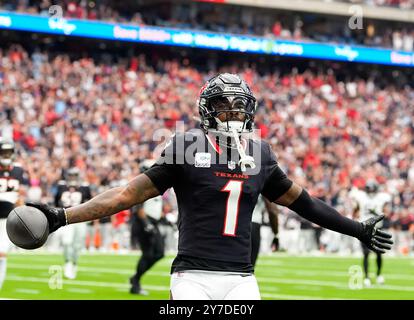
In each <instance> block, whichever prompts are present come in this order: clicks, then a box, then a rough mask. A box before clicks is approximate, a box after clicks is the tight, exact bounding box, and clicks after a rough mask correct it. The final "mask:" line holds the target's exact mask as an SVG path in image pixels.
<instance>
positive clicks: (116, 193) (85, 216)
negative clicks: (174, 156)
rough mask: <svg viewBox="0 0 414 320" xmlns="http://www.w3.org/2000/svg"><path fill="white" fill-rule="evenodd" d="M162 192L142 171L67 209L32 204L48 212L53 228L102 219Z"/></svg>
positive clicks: (54, 229) (51, 230)
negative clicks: (125, 181)
mask: <svg viewBox="0 0 414 320" xmlns="http://www.w3.org/2000/svg"><path fill="white" fill-rule="evenodd" d="M158 195H159V191H158V189H157V188H156V187H155V186H154V184H153V183H152V182H151V180H150V179H149V178H148V177H147V176H146V175H145V174H140V175H138V176H137V177H135V178H134V179H132V180H131V181H130V182H129V183H128V184H127V185H126V186H121V187H116V188H112V189H109V190H107V191H105V192H103V193H101V194H99V195H97V196H95V197H93V198H92V199H91V200H89V201H87V202H85V203H83V204H80V205H78V206H74V207H71V208H68V209H66V210H65V209H61V208H53V207H49V206H47V205H44V204H32V203H29V204H28V205H31V206H34V207H36V208H38V209H40V210H41V211H43V213H44V214H45V215H46V217H47V219H48V222H49V230H50V232H53V231H56V230H57V229H58V228H60V227H62V226H64V225H66V224H71V223H77V222H84V221H92V220H95V219H100V218H103V217H106V216H110V215H112V214H115V213H118V212H120V211H122V210H125V209H128V208H130V207H132V206H134V205H136V204H139V203H142V202H144V201H146V200H148V199H150V198H153V197H155V196H158Z"/></svg>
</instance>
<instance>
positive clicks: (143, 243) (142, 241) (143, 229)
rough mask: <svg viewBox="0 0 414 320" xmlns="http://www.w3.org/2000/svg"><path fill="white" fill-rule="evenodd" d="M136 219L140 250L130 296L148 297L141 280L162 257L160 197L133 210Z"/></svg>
mask: <svg viewBox="0 0 414 320" xmlns="http://www.w3.org/2000/svg"><path fill="white" fill-rule="evenodd" d="M154 163H155V160H145V161H143V163H142V164H141V167H140V171H141V172H145V171H146V170H148V169H149V168H150V167H151V166H152V165H153V164H154ZM133 213H134V214H136V217H137V218H138V219H137V230H136V232H137V239H138V243H139V246H140V248H141V252H142V253H141V257H140V259H139V260H138V263H137V267H136V273H135V274H134V275H133V276H132V277H131V278H130V283H131V289H130V292H131V293H132V294H141V295H148V292H147V291H146V290H144V289H142V287H141V278H142V276H143V275H144V273H145V272H147V271H148V270H149V269H150V268H151V267H152V266H153V265H154V264H155V263H156V262H157V261H158V260H160V259H162V258H163V257H164V250H165V244H164V237H163V235H162V234H161V232H160V229H159V223H160V220H161V218H162V216H163V200H162V197H161V196H158V197H155V198H152V199H149V200H147V201H145V202H144V203H143V204H142V205H138V206H136V207H135V208H134V210H133Z"/></svg>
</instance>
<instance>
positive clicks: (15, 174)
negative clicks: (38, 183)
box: [0, 137, 27, 289]
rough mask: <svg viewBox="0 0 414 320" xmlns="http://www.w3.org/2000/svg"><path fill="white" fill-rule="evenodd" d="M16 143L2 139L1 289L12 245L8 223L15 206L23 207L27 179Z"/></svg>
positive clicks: (0, 205)
mask: <svg viewBox="0 0 414 320" xmlns="http://www.w3.org/2000/svg"><path fill="white" fill-rule="evenodd" d="M14 158H15V146H14V142H12V141H7V140H3V139H2V138H1V137H0V289H1V288H2V286H3V282H4V279H5V278H6V269H7V253H8V251H9V249H10V247H11V245H12V243H11V242H10V240H9V238H8V237H7V232H6V221H7V216H8V215H9V213H10V211H12V210H13V208H14V207H15V206H19V205H23V204H24V202H23V200H22V199H23V197H24V194H25V187H24V184H26V182H27V179H26V177H25V173H24V171H23V169H22V168H21V167H20V165H19V164H17V163H15V162H14Z"/></svg>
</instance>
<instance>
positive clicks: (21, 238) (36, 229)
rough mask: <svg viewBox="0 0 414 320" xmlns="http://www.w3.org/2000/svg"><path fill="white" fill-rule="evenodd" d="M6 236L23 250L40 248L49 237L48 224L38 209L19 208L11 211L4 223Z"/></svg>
mask: <svg viewBox="0 0 414 320" xmlns="http://www.w3.org/2000/svg"><path fill="white" fill-rule="evenodd" d="M6 229H7V235H8V236H9V239H10V241H11V242H13V243H14V244H15V245H16V246H18V247H20V248H23V249H29V250H31V249H37V248H39V247H41V246H42V245H43V244H44V243H45V242H46V240H47V237H48V236H49V223H48V221H47V218H46V216H45V215H44V214H43V212H42V211H40V210H39V209H36V208H33V207H29V206H20V207H17V208H15V209H13V210H12V211H11V212H10V213H9V216H8V217H7V222H6Z"/></svg>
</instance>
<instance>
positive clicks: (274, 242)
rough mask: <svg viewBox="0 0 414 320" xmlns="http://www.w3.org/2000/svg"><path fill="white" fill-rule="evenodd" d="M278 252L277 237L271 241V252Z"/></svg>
mask: <svg viewBox="0 0 414 320" xmlns="http://www.w3.org/2000/svg"><path fill="white" fill-rule="evenodd" d="M275 251H279V237H278V236H274V238H273V241H272V252H275Z"/></svg>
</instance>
